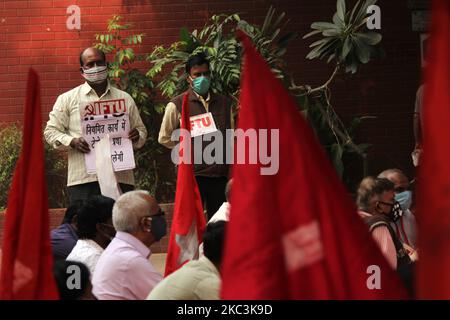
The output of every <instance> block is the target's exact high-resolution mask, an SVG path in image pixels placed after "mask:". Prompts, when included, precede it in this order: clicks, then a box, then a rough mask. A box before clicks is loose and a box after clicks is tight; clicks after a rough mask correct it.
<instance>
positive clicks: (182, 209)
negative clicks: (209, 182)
mask: <svg viewBox="0 0 450 320" xmlns="http://www.w3.org/2000/svg"><path fill="white" fill-rule="evenodd" d="M181 129H182V130H185V134H184V135H183V134H182V135H180V147H181V149H180V157H181V158H182V160H181V162H180V163H179V166H178V176H177V189H176V194H175V206H174V211H173V220H172V227H171V229H170V239H169V247H168V249H167V258H166V270H165V274H164V276H168V275H169V274H171V273H172V272H174V271H175V270H177V269H178V268H179V267H181V266H182V265H183V264H184V263H186V262H188V261H189V260H192V259H194V258H197V257H198V247H199V244H200V243H201V242H202V238H203V232H204V231H205V227H206V220H205V215H204V214H203V206H202V201H201V197H200V191H199V190H198V186H197V181H196V180H195V177H194V168H193V164H192V153H191V149H192V148H191V147H190V143H191V139H190V121H189V103H188V94H185V95H184V97H183V105H182V111H181Z"/></svg>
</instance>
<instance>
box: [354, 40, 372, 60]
mask: <svg viewBox="0 0 450 320" xmlns="http://www.w3.org/2000/svg"><path fill="white" fill-rule="evenodd" d="M352 40H353V43H354V44H355V52H356V55H357V56H358V59H359V61H361V62H362V63H367V62H369V60H370V48H369V47H368V46H367V45H366V44H365V43H364V42H362V41H361V40H359V38H357V37H353V38H352Z"/></svg>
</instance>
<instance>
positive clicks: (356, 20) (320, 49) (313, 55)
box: [303, 0, 382, 73]
mask: <svg viewBox="0 0 450 320" xmlns="http://www.w3.org/2000/svg"><path fill="white" fill-rule="evenodd" d="M376 2H377V0H365V1H363V2H361V0H359V1H358V2H357V3H356V4H355V6H354V7H353V9H352V11H351V12H350V11H346V4H345V0H338V1H337V4H336V7H337V11H336V13H335V14H334V16H333V22H314V23H313V24H312V25H311V28H312V29H314V31H312V32H310V33H308V34H307V35H305V36H304V37H303V38H304V39H305V38H308V37H311V36H313V35H317V34H322V36H323V38H322V39H320V40H318V41H315V42H314V43H312V44H311V45H310V48H314V49H312V50H311V52H309V54H308V55H307V56H306V58H308V59H317V58H319V59H323V58H327V59H328V60H327V61H328V62H330V61H335V63H336V68H337V69H339V68H344V69H345V71H346V72H351V73H355V72H356V71H357V70H358V67H359V66H360V65H361V64H365V63H368V62H369V61H370V59H371V58H375V57H379V56H380V55H381V51H380V49H379V48H378V47H377V45H378V44H379V43H380V41H381V38H382V37H381V34H379V33H377V32H373V31H370V30H368V29H367V20H368V15H367V8H368V7H369V6H371V5H373V4H375V3H376Z"/></svg>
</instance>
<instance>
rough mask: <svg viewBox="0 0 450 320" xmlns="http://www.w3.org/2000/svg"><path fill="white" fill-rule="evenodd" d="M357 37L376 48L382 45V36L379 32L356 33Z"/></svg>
mask: <svg viewBox="0 0 450 320" xmlns="http://www.w3.org/2000/svg"><path fill="white" fill-rule="evenodd" d="M355 36H357V37H358V39H359V40H361V41H363V42H364V43H366V44H368V45H371V46H374V45H377V44H378V43H380V41H381V39H382V36H381V34H379V33H377V32H367V33H355Z"/></svg>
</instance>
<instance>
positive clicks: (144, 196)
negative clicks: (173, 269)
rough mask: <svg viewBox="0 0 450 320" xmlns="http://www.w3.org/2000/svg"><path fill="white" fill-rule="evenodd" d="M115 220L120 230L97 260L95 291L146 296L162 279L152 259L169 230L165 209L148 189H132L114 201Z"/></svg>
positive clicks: (102, 296)
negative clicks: (162, 208) (152, 248)
mask: <svg viewBox="0 0 450 320" xmlns="http://www.w3.org/2000/svg"><path fill="white" fill-rule="evenodd" d="M113 224H114V227H115V228H116V230H117V234H116V237H115V238H114V239H113V241H111V243H110V244H109V246H108V248H106V250H105V251H104V252H103V254H102V255H101V257H100V259H99V261H98V263H97V267H96V269H95V272H94V276H93V278H92V285H93V293H94V295H95V296H96V297H97V299H99V300H144V299H145V298H146V297H147V295H148V294H149V293H150V291H152V289H153V287H154V286H156V284H157V283H159V282H160V281H161V280H162V276H161V274H160V273H159V272H158V271H157V270H156V269H155V267H154V266H153V265H152V264H151V262H150V261H149V260H148V259H149V257H150V254H151V251H150V246H151V245H152V244H153V243H154V242H156V241H159V240H161V238H162V237H163V236H164V235H165V234H166V232H167V230H166V229H167V223H166V220H165V218H164V212H162V211H161V209H160V208H159V205H158V203H157V202H156V200H155V199H154V198H153V197H152V196H150V195H149V194H148V192H146V191H143V190H136V191H130V192H127V193H125V194H123V195H121V196H120V197H119V199H117V201H116V203H115V204H114V208H113Z"/></svg>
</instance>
